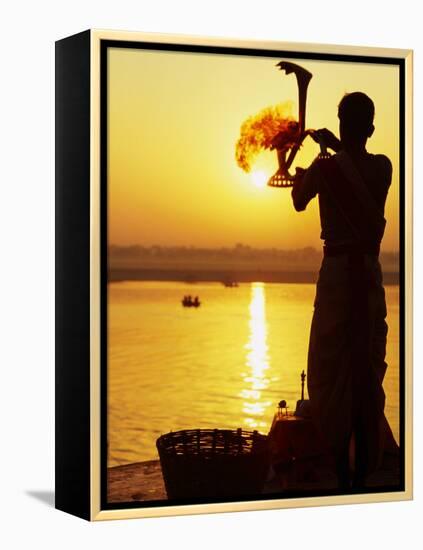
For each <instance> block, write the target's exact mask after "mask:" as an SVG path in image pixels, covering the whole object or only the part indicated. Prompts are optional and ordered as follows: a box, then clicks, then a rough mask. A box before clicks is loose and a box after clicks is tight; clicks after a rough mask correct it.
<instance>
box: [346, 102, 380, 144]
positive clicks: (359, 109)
mask: <svg viewBox="0 0 423 550" xmlns="http://www.w3.org/2000/svg"><path fill="white" fill-rule="evenodd" d="M374 116H375V106H374V103H373V101H372V100H371V99H370V97H368V96H367V95H366V94H363V93H362V92H353V93H351V94H346V95H344V97H343V98H342V99H341V102H340V103H339V106H338V117H339V132H340V137H341V141H342V142H344V143H345V142H346V143H350V144H357V145H361V144H365V143H366V141H367V139H368V138H369V137H370V136H371V135H372V134H373V131H374V129H375V128H374V126H373V119H374Z"/></svg>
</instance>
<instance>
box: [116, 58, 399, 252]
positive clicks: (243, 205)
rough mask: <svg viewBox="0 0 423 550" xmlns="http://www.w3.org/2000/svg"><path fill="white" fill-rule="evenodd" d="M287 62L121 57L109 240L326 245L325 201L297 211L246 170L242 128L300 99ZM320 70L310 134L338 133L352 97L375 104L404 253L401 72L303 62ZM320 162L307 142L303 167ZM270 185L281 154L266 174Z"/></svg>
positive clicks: (376, 144)
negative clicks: (347, 97)
mask: <svg viewBox="0 0 423 550" xmlns="http://www.w3.org/2000/svg"><path fill="white" fill-rule="evenodd" d="M281 59H282V58H279V57H278V58H258V57H240V56H228V55H212V54H192V53H173V52H159V51H147V50H138V49H121V48H110V49H109V110H108V112H109V128H108V130H109V181H108V193H109V203H108V204H109V216H108V219H109V243H111V244H120V245H125V244H144V245H152V244H161V245H187V246H188V245H194V246H207V247H214V246H232V245H234V244H235V243H237V242H242V243H244V244H249V245H251V246H254V247H277V248H299V247H305V246H315V247H319V246H321V244H320V243H321V241H320V240H319V235H320V226H319V216H318V208H317V201H316V200H314V201H313V202H312V203H311V204H310V205H309V207H308V208H307V211H306V212H302V213H297V212H295V211H294V209H293V207H292V202H291V196H290V190H282V189H272V188H269V187H264V188H260V187H257V186H256V185H254V182H253V180H252V176H251V174H246V173H245V172H243V171H242V170H241V169H240V168H239V167H238V166H237V164H236V161H235V144H236V142H237V139H238V137H239V130H240V126H241V124H242V122H243V121H244V120H245V119H246V118H248V117H249V116H251V115H255V114H256V113H258V112H259V111H260V110H261V109H262V108H263V107H267V106H269V105H276V104H278V103H280V102H284V101H289V100H291V101H292V102H293V114H294V115H296V113H297V84H296V79H295V77H294V76H293V75H289V76H287V75H285V74H284V73H282V72H281V71H279V70H278V69H277V68H276V67H275V65H276V63H278V62H279V61H280V60H281ZM293 61H294V62H295V63H298V64H300V65H302V66H303V67H304V68H306V69H307V70H309V71H310V72H312V73H313V78H312V80H311V81H310V85H309V91H308V102H307V120H306V126H307V127H308V128H319V127H327V128H329V129H331V130H332V131H333V132H335V133H338V120H337V115H336V113H337V105H338V103H339V100H340V99H341V97H342V96H343V95H344V94H345V93H348V92H353V91H357V90H360V91H363V92H365V93H367V94H368V95H369V96H370V97H372V99H373V100H374V102H375V106H376V117H375V127H376V130H375V133H374V135H373V137H372V138H371V140H370V141H369V142H368V150H369V151H370V152H373V153H384V154H386V155H388V156H389V157H390V159H391V161H392V164H393V181H392V186H391V189H390V192H389V196H388V202H387V207H386V218H387V222H388V223H387V228H386V232H385V238H384V242H383V249H385V250H394V249H397V248H398V204H399V203H398V195H399V185H398V162H399V140H398V135H399V101H398V86H399V70H398V67H396V66H389V65H374V64H364V63H361V64H359V63H341V62H328V61H308V60H293ZM317 153H318V148H317V146H316V144H314V142H312V141H311V140H310V141H307V142H306V143H305V145H304V147H303V149H302V151H301V153H300V154H299V155H298V156H297V158H296V160H295V162H294V165H297V166H298V165H301V166H303V167H307V166H308V164H309V163H310V162H311V161H312V160H313V158H314V157H315V155H316V154H317ZM257 167H259V168H260V169H263V170H265V171H267V173H268V175H269V176H270V175H271V174H272V173H273V171H274V170H275V169H276V154H274V153H264V154H263V155H261V156H260V157H258V158H257V166H256V168H257Z"/></svg>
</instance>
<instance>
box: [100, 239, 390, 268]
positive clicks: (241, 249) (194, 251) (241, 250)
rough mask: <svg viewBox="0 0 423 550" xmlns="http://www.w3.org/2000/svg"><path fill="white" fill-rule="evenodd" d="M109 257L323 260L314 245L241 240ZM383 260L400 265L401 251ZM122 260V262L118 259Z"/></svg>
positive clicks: (118, 249)
mask: <svg viewBox="0 0 423 550" xmlns="http://www.w3.org/2000/svg"><path fill="white" fill-rule="evenodd" d="M109 254H110V259H111V260H112V261H113V260H117V261H119V260H120V261H122V260H125V259H126V260H131V263H132V262H133V261H134V260H137V259H138V260H141V261H142V260H150V261H151V260H172V259H173V260H193V261H198V260H210V261H213V260H218V261H225V260H232V261H234V260H240V261H242V260H244V261H266V262H268V261H276V262H279V261H281V262H283V263H287V264H297V263H301V264H309V265H310V266H312V265H313V266H314V265H316V264H318V263H319V262H320V261H321V258H322V251H321V250H316V249H315V248H313V247H310V246H308V247H305V248H296V249H280V248H253V247H251V246H248V245H244V244H241V243H238V244H236V245H235V246H233V247H221V248H202V247H195V246H160V245H153V246H142V245H130V246H118V245H111V246H110V247H109ZM380 259H381V262H382V263H383V264H385V265H390V266H398V265H399V253H398V252H396V251H395V252H382V253H381V256H380ZM119 263H120V262H119Z"/></svg>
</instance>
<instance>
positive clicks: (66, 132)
mask: <svg viewBox="0 0 423 550" xmlns="http://www.w3.org/2000/svg"><path fill="white" fill-rule="evenodd" d="M55 78H56V91H55V93H56V109H55V115H56V174H55V177H56V199H55V200H56V204H55V207H56V368H55V374H56V379H55V390H56V396H55V399H56V401H55V407H56V426H55V436H56V442H55V446H56V450H55V453H56V473H55V478H56V479H55V482H56V508H58V509H60V510H63V511H65V512H68V513H70V514H73V515H76V516H79V517H81V518H84V519H90V340H89V338H90V32H89V31H86V32H82V33H80V34H77V35H74V36H71V37H69V38H66V39H64V40H60V41H58V42H56V76H55Z"/></svg>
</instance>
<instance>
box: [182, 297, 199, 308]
mask: <svg viewBox="0 0 423 550" xmlns="http://www.w3.org/2000/svg"><path fill="white" fill-rule="evenodd" d="M182 305H183V307H200V305H201V302H200V300H199V299H198V296H196V297H195V298H194V299H192V297H191V296H184V297H183V299H182Z"/></svg>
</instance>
